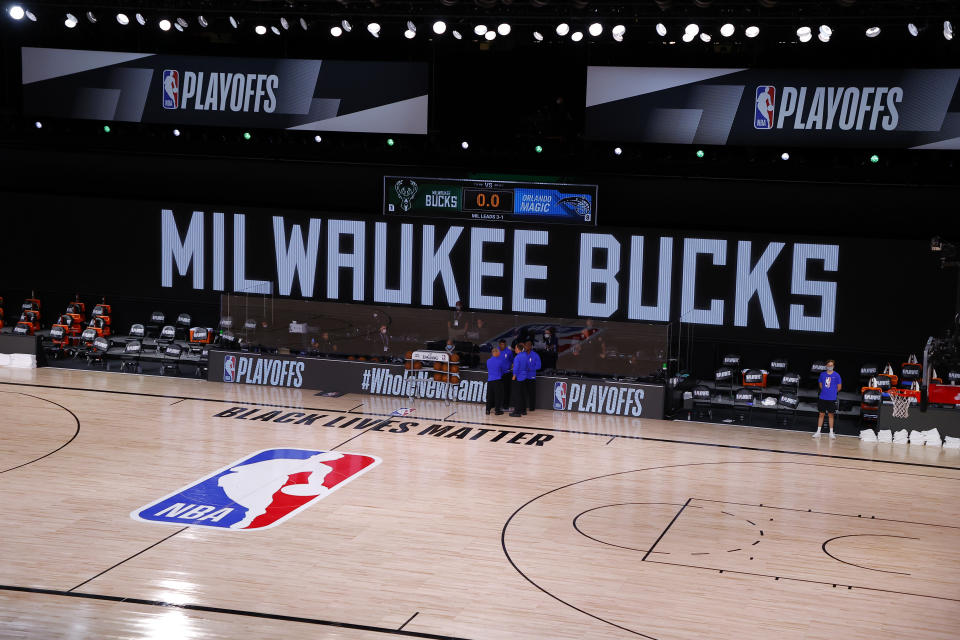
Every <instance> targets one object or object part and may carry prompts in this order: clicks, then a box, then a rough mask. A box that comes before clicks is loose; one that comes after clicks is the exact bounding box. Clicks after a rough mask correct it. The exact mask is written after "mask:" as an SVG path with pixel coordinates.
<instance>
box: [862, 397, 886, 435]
mask: <svg viewBox="0 0 960 640" xmlns="http://www.w3.org/2000/svg"><path fill="white" fill-rule="evenodd" d="M882 402H883V391H882V390H881V389H880V388H879V387H869V386H868V387H863V388H862V389H860V425H861V426H862V427H864V428H870V429H873V428H876V426H877V423H878V422H879V420H880V404H881V403H882Z"/></svg>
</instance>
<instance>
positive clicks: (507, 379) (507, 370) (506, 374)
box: [500, 340, 513, 408]
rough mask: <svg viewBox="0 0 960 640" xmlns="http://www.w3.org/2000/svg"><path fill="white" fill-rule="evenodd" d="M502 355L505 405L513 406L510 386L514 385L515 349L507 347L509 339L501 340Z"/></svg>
mask: <svg viewBox="0 0 960 640" xmlns="http://www.w3.org/2000/svg"><path fill="white" fill-rule="evenodd" d="M500 357H501V358H503V406H504V408H506V407H511V408H512V407H513V405H512V404H510V391H511V389H510V387H511V386H513V385H512V384H511V383H512V378H513V350H512V349H508V348H507V341H506V340H501V341H500Z"/></svg>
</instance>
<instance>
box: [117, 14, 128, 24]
mask: <svg viewBox="0 0 960 640" xmlns="http://www.w3.org/2000/svg"><path fill="white" fill-rule="evenodd" d="M117 22H119V23H120V24H121V25H122V26H124V27H125V26H127V25H128V24H130V18H128V17H127V14H125V13H118V14H117Z"/></svg>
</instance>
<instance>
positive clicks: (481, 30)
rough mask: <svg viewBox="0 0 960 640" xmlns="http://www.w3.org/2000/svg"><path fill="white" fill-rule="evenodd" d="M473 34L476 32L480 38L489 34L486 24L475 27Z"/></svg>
mask: <svg viewBox="0 0 960 640" xmlns="http://www.w3.org/2000/svg"><path fill="white" fill-rule="evenodd" d="M473 32H474V33H475V34H477V35H478V36H482V35H484V34H485V33H486V32H487V25H485V24H478V25H477V26H475V27H474V28H473Z"/></svg>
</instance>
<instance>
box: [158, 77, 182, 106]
mask: <svg viewBox="0 0 960 640" xmlns="http://www.w3.org/2000/svg"><path fill="white" fill-rule="evenodd" d="M162 84H163V87H162V88H163V108H164V109H178V108H180V72H179V71H176V70H174V69H164V70H163V83H162Z"/></svg>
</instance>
